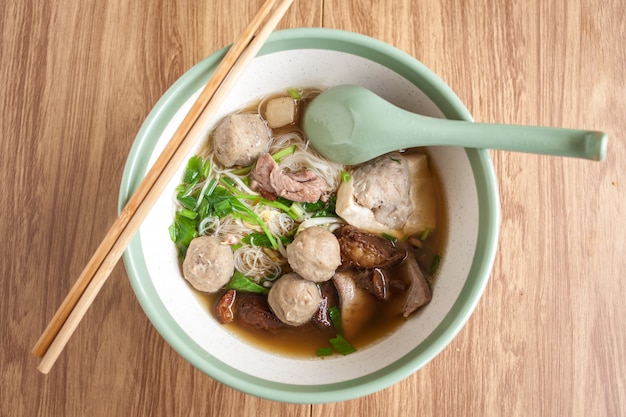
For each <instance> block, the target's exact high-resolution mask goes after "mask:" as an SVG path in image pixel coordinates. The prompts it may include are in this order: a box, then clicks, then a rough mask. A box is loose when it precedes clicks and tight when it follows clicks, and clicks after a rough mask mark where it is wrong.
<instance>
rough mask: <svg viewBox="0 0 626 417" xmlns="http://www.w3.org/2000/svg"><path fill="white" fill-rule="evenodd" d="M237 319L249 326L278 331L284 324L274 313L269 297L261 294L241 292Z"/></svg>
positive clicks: (270, 331) (273, 331)
mask: <svg viewBox="0 0 626 417" xmlns="http://www.w3.org/2000/svg"><path fill="white" fill-rule="evenodd" d="M238 301H239V302H238V303H237V304H238V306H237V315H236V319H237V320H239V322H240V323H241V324H243V325H245V326H247V327H251V328H253V329H257V330H264V331H266V332H269V333H276V332H277V331H278V330H280V329H281V328H282V327H283V326H284V324H283V323H282V322H281V321H280V320H279V319H278V317H276V316H275V315H274V313H272V310H271V309H270V306H269V304H268V303H267V297H265V296H264V295H261V294H253V293H245V292H241V293H240V294H239V300H238Z"/></svg>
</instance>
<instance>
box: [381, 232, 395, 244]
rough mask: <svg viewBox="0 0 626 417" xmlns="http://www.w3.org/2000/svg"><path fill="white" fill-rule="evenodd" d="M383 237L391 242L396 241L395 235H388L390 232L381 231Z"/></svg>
mask: <svg viewBox="0 0 626 417" xmlns="http://www.w3.org/2000/svg"><path fill="white" fill-rule="evenodd" d="M383 237H384V238H385V239H387V240H388V241H390V242H393V243H396V242H397V241H398V238H397V237H395V236H391V235H390V234H388V233H383Z"/></svg>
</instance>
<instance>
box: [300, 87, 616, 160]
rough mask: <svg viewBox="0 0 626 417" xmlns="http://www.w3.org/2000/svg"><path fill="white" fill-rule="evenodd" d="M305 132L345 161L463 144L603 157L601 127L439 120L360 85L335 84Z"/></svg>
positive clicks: (309, 113)
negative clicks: (578, 128)
mask: <svg viewBox="0 0 626 417" xmlns="http://www.w3.org/2000/svg"><path fill="white" fill-rule="evenodd" d="M303 127H304V131H305V133H306V135H307V137H308V139H309V140H310V142H311V144H312V145H313V147H314V148H315V149H316V150H317V151H318V152H319V153H321V154H322V155H323V156H325V157H326V158H328V159H330V160H332V161H334V162H338V163H342V164H347V165H355V164H359V163H362V162H366V161H369V160H371V159H374V158H376V157H378V156H380V155H383V154H385V153H388V152H392V151H396V150H400V149H406V148H413V147H418V146H463V147H468V148H483V149H498V150H506V151H515V152H526V153H535V154H544V155H556V156H568V157H577V158H584V159H591V160H595V161H601V160H603V159H604V158H605V157H606V148H607V142H608V138H607V135H606V133H604V132H598V131H588V130H577V129H563V128H552V127H534V126H516V125H504V124H491V123H472V122H467V121H458V120H448V119H438V118H434V117H427V116H422V115H419V114H415V113H411V112H408V111H406V110H403V109H401V108H399V107H396V106H395V105H393V104H391V103H389V102H388V101H386V100H384V99H383V98H381V97H379V96H377V95H376V94H374V93H373V92H371V91H370V90H368V89H366V88H363V87H360V86H356V85H340V86H336V87H331V88H329V89H327V90H325V91H324V92H323V93H321V94H320V95H319V96H317V97H316V98H314V99H313V100H312V101H311V103H310V104H309V106H308V107H307V109H306V111H305V113H304V119H303Z"/></svg>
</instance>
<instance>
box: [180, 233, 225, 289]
mask: <svg viewBox="0 0 626 417" xmlns="http://www.w3.org/2000/svg"><path fill="white" fill-rule="evenodd" d="M234 272H235V258H234V256H233V251H232V250H231V248H230V246H228V245H223V244H222V243H221V242H220V240H219V238H217V237H213V236H202V237H198V238H195V239H193V240H192V241H191V243H190V244H189V248H188V249H187V254H186V255H185V260H184V261H183V276H184V277H185V279H186V280H187V281H189V283H190V284H191V285H193V287H194V288H196V289H197V290H199V291H203V292H208V293H214V292H217V291H219V290H220V289H221V288H222V287H223V286H224V285H226V284H228V282H229V281H230V279H231V277H232V276H233V274H234Z"/></svg>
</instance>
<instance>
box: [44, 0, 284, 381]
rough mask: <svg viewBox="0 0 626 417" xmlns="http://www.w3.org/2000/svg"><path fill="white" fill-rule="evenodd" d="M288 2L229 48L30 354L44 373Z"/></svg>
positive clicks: (265, 8)
mask: <svg viewBox="0 0 626 417" xmlns="http://www.w3.org/2000/svg"><path fill="white" fill-rule="evenodd" d="M292 2H293V0H267V1H266V2H265V3H264V4H263V5H262V6H261V8H260V9H259V11H258V12H257V14H256V15H255V16H254V18H253V19H252V21H251V22H250V23H249V24H248V26H247V27H246V28H245V30H244V31H243V33H242V34H241V35H240V37H239V38H238V40H237V41H236V42H235V43H234V44H233V45H232V46H231V47H230V48H229V50H228V52H227V54H226V55H225V56H224V58H223V59H222V61H221V63H220V64H219V66H218V67H217V69H216V70H215V73H214V74H213V76H212V77H211V79H210V80H209V82H208V83H207V85H206V87H205V88H204V89H203V91H202V92H201V94H200V96H199V97H198V99H197V100H196V102H195V103H194V104H193V106H192V107H191V109H190V111H189V113H188V114H187V116H186V117H185V118H184V120H183V121H182V123H181V125H180V126H179V128H178V129H177V130H176V132H175V133H174V135H173V137H172V139H171V140H170V142H169V143H168V144H167V146H166V147H165V148H164V150H163V152H162V153H161V154H160V156H159V158H158V159H157V161H156V162H155V163H154V165H153V166H152V168H151V169H150V171H149V172H148V174H147V175H146V177H145V178H144V180H143V181H142V182H141V184H140V185H139V187H138V188H137V190H136V192H135V193H134V194H133V196H132V197H131V198H130V199H129V201H128V203H127V204H126V205H125V207H124V209H123V210H122V212H121V213H120V215H119V217H118V218H117V220H116V221H115V223H114V224H113V226H112V227H111V229H109V231H108V232H107V234H106V236H105V238H104V239H103V241H102V243H101V244H100V246H99V247H98V248H97V250H96V252H95V253H94V255H93V256H92V258H91V260H90V261H89V263H88V264H87V266H86V267H85V269H84V270H83V272H82V273H81V275H80V276H79V278H78V280H77V281H76V283H75V284H74V286H73V287H72V288H71V290H70V292H69V293H68V295H67V297H66V298H65V300H64V301H63V303H62V304H61V306H60V307H59V309H58V310H57V312H56V314H55V315H54V317H53V318H52V320H51V321H50V323H49V324H48V326H47V328H46V329H45V331H44V332H43V334H42V335H41V337H40V338H39V340H38V341H37V343H36V344H35V347H34V348H33V350H32V352H33V354H34V355H35V356H37V357H40V358H42V360H41V362H40V364H39V366H38V368H37V369H39V371H41V372H42V373H48V372H49V371H50V369H51V368H52V366H53V365H54V363H55V361H56V359H57V358H58V356H59V355H60V353H61V352H62V351H63V348H64V347H65V345H66V344H67V342H68V340H69V338H70V337H71V335H72V334H73V332H74V330H75V329H76V327H77V326H78V323H80V320H81V319H82V317H83V316H84V315H85V313H86V312H87V310H88V308H89V306H90V305H91V303H92V302H93V300H94V299H95V297H96V295H97V294H98V292H99V291H100V289H101V288H102V285H104V283H105V282H106V280H107V278H108V276H109V275H110V273H111V271H112V270H113V268H114V267H115V265H116V264H117V262H118V261H119V258H120V257H121V256H122V254H123V252H124V250H126V248H127V247H128V245H129V244H130V241H131V240H132V238H133V236H134V235H135V233H136V232H137V230H138V229H139V227H140V225H141V223H142V222H143V220H144V219H145V218H146V216H147V215H148V212H149V211H150V209H151V208H152V206H153V205H154V204H155V202H156V201H157V199H158V198H159V196H160V194H161V193H162V192H163V190H164V188H165V187H166V185H167V184H168V182H169V181H170V180H171V179H172V178H173V176H174V174H175V173H176V171H177V170H178V168H179V167H180V166H181V165H182V164H183V163H184V162H185V159H186V158H187V157H188V155H189V153H190V152H191V151H192V149H193V147H194V146H195V144H196V143H197V141H198V140H199V139H200V137H201V136H202V134H203V132H204V128H205V127H206V125H207V123H208V122H209V121H210V120H211V119H212V118H213V117H214V115H215V113H216V112H217V111H218V109H219V108H220V106H221V104H222V103H223V101H224V100H225V98H226V97H227V95H228V93H229V91H230V90H231V89H232V87H233V86H234V85H235V84H236V82H237V81H238V80H239V78H240V77H241V75H242V74H243V73H244V71H245V69H246V67H247V66H248V64H249V63H250V61H252V59H254V57H255V56H256V54H257V53H258V52H259V50H260V49H261V47H262V46H263V44H264V43H265V41H266V40H267V38H268V37H269V35H270V34H271V33H272V31H273V30H274V29H275V27H276V25H277V24H278V22H279V21H280V20H281V18H282V17H283V15H284V14H285V12H286V11H287V9H288V8H289V7H290V6H291V3H292Z"/></svg>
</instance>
